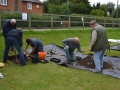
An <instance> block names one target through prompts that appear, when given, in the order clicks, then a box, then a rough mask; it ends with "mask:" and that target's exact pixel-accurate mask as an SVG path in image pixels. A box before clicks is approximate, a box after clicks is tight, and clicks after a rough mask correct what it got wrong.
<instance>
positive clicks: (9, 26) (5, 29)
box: [2, 19, 16, 38]
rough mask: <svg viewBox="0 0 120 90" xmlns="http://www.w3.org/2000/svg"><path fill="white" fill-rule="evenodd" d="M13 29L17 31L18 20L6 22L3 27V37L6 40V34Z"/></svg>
mask: <svg viewBox="0 0 120 90" xmlns="http://www.w3.org/2000/svg"><path fill="white" fill-rule="evenodd" d="M12 29H16V20H15V19H11V20H7V21H6V22H5V24H4V25H3V28H2V30H3V36H4V38H6V34H7V33H8V32H10V31H11V30H12Z"/></svg>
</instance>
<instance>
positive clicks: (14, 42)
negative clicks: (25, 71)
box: [3, 36, 26, 65]
mask: <svg viewBox="0 0 120 90" xmlns="http://www.w3.org/2000/svg"><path fill="white" fill-rule="evenodd" d="M11 45H14V46H15V47H16V49H17V51H18V52H19V57H20V63H21V65H24V64H26V62H25V58H24V54H23V51H22V48H21V46H20V45H19V43H18V41H17V39H16V38H14V37H10V36H9V37H6V39H5V50H4V59H3V62H7V58H8V52H9V49H10V46H11Z"/></svg>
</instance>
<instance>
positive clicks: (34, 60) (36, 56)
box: [31, 54, 39, 63]
mask: <svg viewBox="0 0 120 90" xmlns="http://www.w3.org/2000/svg"><path fill="white" fill-rule="evenodd" d="M31 58H32V63H38V62H39V55H38V54H32V55H31Z"/></svg>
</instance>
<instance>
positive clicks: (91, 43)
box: [89, 30, 97, 51]
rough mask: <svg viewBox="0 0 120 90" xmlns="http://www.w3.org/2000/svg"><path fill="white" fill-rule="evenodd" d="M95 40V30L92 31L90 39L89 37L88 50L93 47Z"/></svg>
mask: <svg viewBox="0 0 120 90" xmlns="http://www.w3.org/2000/svg"><path fill="white" fill-rule="evenodd" d="M96 40H97V31H96V30H93V32H92V37H91V41H90V47H89V50H90V51H91V49H92V47H93V45H94V44H95V42H96Z"/></svg>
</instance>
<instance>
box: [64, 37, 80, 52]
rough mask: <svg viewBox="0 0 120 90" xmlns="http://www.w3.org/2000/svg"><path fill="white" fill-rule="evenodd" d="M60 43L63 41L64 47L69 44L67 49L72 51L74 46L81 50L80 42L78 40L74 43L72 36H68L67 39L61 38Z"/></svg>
mask: <svg viewBox="0 0 120 90" xmlns="http://www.w3.org/2000/svg"><path fill="white" fill-rule="evenodd" d="M62 43H63V45H64V47H66V46H69V50H70V51H72V52H73V51H74V50H75V49H76V48H77V50H78V51H79V52H82V50H81V47H80V42H78V44H75V43H74V38H68V39H65V40H62Z"/></svg>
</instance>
